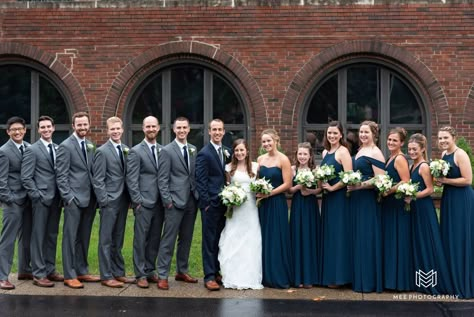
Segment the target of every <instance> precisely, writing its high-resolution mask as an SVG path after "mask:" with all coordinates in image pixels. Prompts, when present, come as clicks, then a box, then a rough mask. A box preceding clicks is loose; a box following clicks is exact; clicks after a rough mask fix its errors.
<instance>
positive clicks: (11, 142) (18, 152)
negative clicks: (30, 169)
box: [8, 139, 22, 162]
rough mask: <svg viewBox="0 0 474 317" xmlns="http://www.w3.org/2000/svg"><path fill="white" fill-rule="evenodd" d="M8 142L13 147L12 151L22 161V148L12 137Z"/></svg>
mask: <svg viewBox="0 0 474 317" xmlns="http://www.w3.org/2000/svg"><path fill="white" fill-rule="evenodd" d="M8 144H9V146H10V148H11V151H12V152H13V153H14V155H16V157H17V158H18V160H19V161H20V162H21V159H22V157H21V152H20V150H19V149H18V147H17V146H16V145H15V142H13V141H12V139H9V140H8Z"/></svg>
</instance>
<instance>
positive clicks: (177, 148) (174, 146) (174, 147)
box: [172, 141, 189, 173]
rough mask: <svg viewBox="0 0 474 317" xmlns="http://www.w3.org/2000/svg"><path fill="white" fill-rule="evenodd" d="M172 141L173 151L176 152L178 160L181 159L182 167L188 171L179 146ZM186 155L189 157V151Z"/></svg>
mask: <svg viewBox="0 0 474 317" xmlns="http://www.w3.org/2000/svg"><path fill="white" fill-rule="evenodd" d="M172 142H173V143H172V144H173V145H172V146H173V149H174V151H175V152H176V155H177V156H178V157H179V160H180V161H181V164H183V167H184V168H185V169H186V170H187V171H188V173H189V169H188V167H187V164H186V162H185V161H184V156H183V152H182V150H181V148H180V147H179V145H178V144H177V143H176V141H172ZM188 157H189V153H188Z"/></svg>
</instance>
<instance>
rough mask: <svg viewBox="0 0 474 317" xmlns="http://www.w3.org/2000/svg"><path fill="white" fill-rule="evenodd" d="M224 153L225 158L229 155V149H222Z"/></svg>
mask: <svg viewBox="0 0 474 317" xmlns="http://www.w3.org/2000/svg"><path fill="white" fill-rule="evenodd" d="M224 155H225V157H226V158H229V157H230V153H229V151H227V149H225V150H224Z"/></svg>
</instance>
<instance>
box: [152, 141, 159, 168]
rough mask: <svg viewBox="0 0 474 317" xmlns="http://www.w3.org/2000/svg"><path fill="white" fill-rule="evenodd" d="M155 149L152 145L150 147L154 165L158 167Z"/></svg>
mask: <svg viewBox="0 0 474 317" xmlns="http://www.w3.org/2000/svg"><path fill="white" fill-rule="evenodd" d="M155 148H156V146H155V145H152V146H151V154H153V160H155V165H157V166H158V162H157V161H156V154H155Z"/></svg>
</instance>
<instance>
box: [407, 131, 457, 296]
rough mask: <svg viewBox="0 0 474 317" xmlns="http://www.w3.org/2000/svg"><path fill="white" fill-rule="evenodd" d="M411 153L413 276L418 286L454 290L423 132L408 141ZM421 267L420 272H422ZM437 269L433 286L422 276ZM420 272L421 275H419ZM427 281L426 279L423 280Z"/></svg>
mask: <svg viewBox="0 0 474 317" xmlns="http://www.w3.org/2000/svg"><path fill="white" fill-rule="evenodd" d="M408 154H409V155H410V158H411V159H412V160H413V165H412V167H411V170H410V175H411V179H412V181H413V182H414V183H419V187H418V193H417V194H416V200H415V201H411V198H405V201H406V202H410V201H411V203H410V204H411V208H410V212H407V213H409V214H410V216H411V217H412V230H413V233H412V243H413V254H414V269H413V271H412V272H411V278H412V279H413V280H415V279H416V281H417V283H416V284H417V286H416V290H417V291H419V292H422V293H428V294H432V295H440V294H453V293H452V292H453V288H452V283H451V275H450V272H449V269H448V263H447V261H446V257H445V253H444V250H443V244H442V242H441V235H440V230H439V224H438V218H437V216H436V210H435V207H434V204H433V199H432V198H431V194H432V193H433V179H432V177H431V174H430V167H429V165H428V163H427V162H426V161H427V155H426V138H425V136H424V135H422V134H420V133H415V134H413V135H412V136H411V137H410V140H409V141H408ZM420 271H421V272H420ZM430 272H436V276H437V285H435V286H433V284H432V283H431V279H429V278H428V279H427V280H426V281H423V280H421V279H420V278H419V277H420V273H421V274H422V275H421V276H423V275H425V274H429V273H430ZM417 274H418V275H417ZM423 282H425V283H423Z"/></svg>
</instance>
